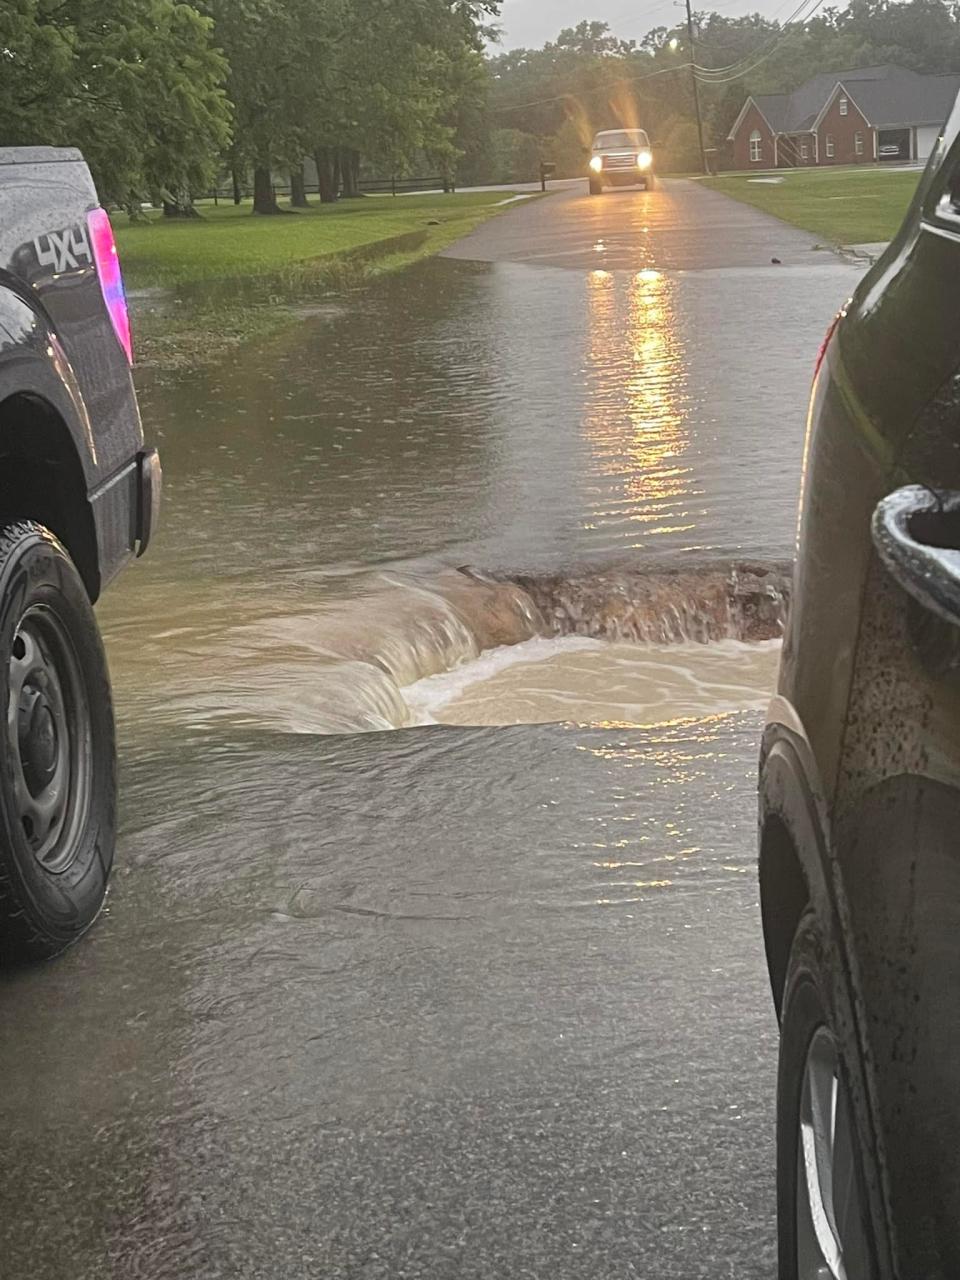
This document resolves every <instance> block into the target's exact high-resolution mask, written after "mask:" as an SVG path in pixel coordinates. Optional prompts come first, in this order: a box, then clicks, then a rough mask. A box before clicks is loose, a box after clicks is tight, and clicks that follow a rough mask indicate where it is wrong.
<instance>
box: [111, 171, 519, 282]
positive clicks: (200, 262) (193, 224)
mask: <svg viewBox="0 0 960 1280" xmlns="http://www.w3.org/2000/svg"><path fill="white" fill-rule="evenodd" d="M509 195H510V192H508V191H482V192H466V193H463V194H459V193H457V194H451V195H417V196H396V197H393V196H365V197H362V198H361V199H358V200H343V201H341V202H340V203H338V204H335V205H321V204H319V202H315V203H314V204H313V205H312V207H311V208H310V209H309V210H298V211H297V212H296V213H291V214H289V215H287V216H284V217H267V218H264V217H255V216H254V215H253V214H252V213H251V212H250V204H249V202H245V203H244V204H241V205H239V206H234V205H232V204H223V203H221V204H220V205H218V206H214V205H213V203H212V202H208V203H204V204H200V205H198V206H197V207H198V209H199V210H200V212H201V214H202V217H201V218H197V219H189V220H186V221H183V222H178V221H173V220H168V219H164V218H162V217H160V216H159V215H155V214H150V215H148V218H147V220H146V221H145V222H143V223H135V224H131V223H130V222H129V221H128V220H127V219H126V217H125V216H123V215H117V216H116V217H115V219H114V225H115V227H116V233H117V243H118V246H119V250H120V261H121V263H122V265H123V272H124V276H125V278H126V281H127V284H128V286H129V287H131V288H134V289H136V288H142V287H145V286H167V287H172V288H176V287H178V286H181V285H196V284H203V283H204V282H212V281H219V280H237V279H241V278H250V277H257V276H263V277H272V278H277V279H281V280H282V279H285V278H286V279H296V278H298V276H299V275H300V273H301V272H303V271H304V270H305V269H307V268H308V264H314V265H317V266H321V267H322V265H323V260H328V261H329V260H330V259H331V258H332V257H334V256H335V255H343V254H345V253H347V254H350V253H354V254H355V255H356V254H359V253H361V252H362V251H363V250H364V248H367V247H369V248H371V250H372V249H374V248H375V246H377V245H381V246H382V248H383V250H384V251H385V252H389V251H390V248H391V245H390V242H391V241H393V240H395V239H396V238H397V237H399V236H409V234H410V233H411V232H422V233H423V235H424V239H423V243H422V244H419V245H418V246H417V248H416V254H415V256H421V255H422V254H425V253H434V252H436V251H437V250H438V249H441V248H443V247H444V246H445V245H447V244H449V243H451V242H452V241H453V240H455V239H457V238H458V237H459V236H461V235H464V234H465V233H466V232H467V231H470V230H471V229H472V228H473V227H474V226H476V225H477V223H479V222H481V221H482V220H483V219H484V218H486V217H488V216H490V215H491V214H492V213H494V212H496V211H497V208H498V206H499V205H500V203H501V202H502V201H503V200H505V199H506V198H508V197H509ZM506 207H507V208H509V207H510V206H509V205H508V206H506ZM433 221H436V222H438V223H439V225H438V226H431V225H430V223H431V222H433ZM397 248H398V249H406V252H407V256H409V246H404V245H403V244H402V242H401V244H400V245H398V246H397Z"/></svg>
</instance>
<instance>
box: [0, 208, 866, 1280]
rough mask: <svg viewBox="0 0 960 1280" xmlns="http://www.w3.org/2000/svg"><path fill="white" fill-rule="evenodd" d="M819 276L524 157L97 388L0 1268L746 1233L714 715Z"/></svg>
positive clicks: (698, 221)
mask: <svg viewBox="0 0 960 1280" xmlns="http://www.w3.org/2000/svg"><path fill="white" fill-rule="evenodd" d="M731 208H732V209H734V210H735V212H733V213H731V212H729V210H730V209H731ZM724 219H728V220H729V223H727V222H725V221H724ZM643 227H648V228H650V229H649V230H648V231H643V230H642V228H643ZM774 242H775V243H776V246H777V249H774V250H772V251H771V248H770V246H771V244H772V243H774ZM498 246H499V248H498ZM536 246H539V248H532V247H536ZM598 246H599V247H598ZM777 250H779V251H777ZM772 253H773V254H775V256H778V257H779V258H780V259H781V260H782V262H783V264H784V265H783V266H780V267H774V266H772V265H771V264H770V262H769V259H770V257H771V256H772ZM498 255H499V256H498ZM525 255H526V256H525ZM547 256H549V260H546V259H547ZM856 279H857V276H856V273H855V272H854V271H853V270H852V269H851V268H849V267H848V266H846V265H844V264H841V263H839V262H836V261H833V260H828V261H827V262H826V264H824V261H823V255H822V254H819V253H815V252H814V251H813V250H812V249H811V248H810V245H809V243H808V241H807V238H806V237H804V236H803V235H802V233H795V232H791V231H789V230H788V229H786V228H781V227H780V226H779V224H776V223H772V222H771V221H770V220H769V219H765V218H763V217H762V215H759V214H756V213H754V212H752V211H749V210H745V209H743V208H742V207H741V206H730V205H729V203H728V202H726V201H724V200H723V199H722V198H721V197H718V196H714V195H712V194H711V193H707V192H703V191H700V190H699V189H698V188H696V187H695V186H693V185H692V184H679V183H677V184H665V185H664V187H663V189H662V190H661V191H658V192H656V193H652V194H651V195H650V196H646V195H643V194H639V193H632V192H618V193H613V194H611V195H610V196H608V197H605V198H603V199H602V200H600V201H591V200H589V199H588V198H587V197H586V196H585V195H582V194H581V193H580V192H578V191H572V192H564V193H561V194H559V195H557V196H555V197H552V198H551V199H550V200H548V201H541V202H538V203H536V204H535V205H531V206H528V207H523V208H518V209H516V210H514V211H511V212H510V213H508V214H505V215H503V216H502V217H501V218H499V219H497V220H496V221H494V222H492V223H491V224H489V225H488V226H486V227H484V228H483V229H481V231H480V232H478V233H476V235H475V236H473V237H470V238H468V239H467V240H466V241H464V242H462V244H461V245H460V246H457V247H456V248H455V249H454V251H453V253H452V256H450V257H448V258H445V259H442V260H439V261H435V262H429V263H424V264H422V265H421V266H419V267H417V268H415V269H413V270H412V271H410V272H408V273H406V274H404V275H402V276H398V277H395V278H393V279H391V280H387V281H384V282H382V283H381V284H380V285H378V286H377V288H376V290H372V291H370V292H369V293H365V294H363V295H361V296H359V297H357V298H352V299H350V300H349V301H348V302H344V301H331V302H330V303H329V304H324V305H323V306H322V307H319V308H317V310H318V312H319V314H315V315H313V316H312V317H310V318H309V319H304V320H303V322H302V324H301V325H300V327H299V328H298V329H297V331H295V332H294V333H292V334H291V335H289V336H287V337H284V338H283V340H282V341H278V342H274V343H272V344H270V345H267V346H265V347H263V348H261V349H256V350H248V351H245V352H243V353H242V354H240V355H238V356H236V357H234V358H232V359H231V360H230V361H228V362H227V363H226V364H224V365H222V366H219V367H218V368H217V369H215V370H213V371H210V370H206V371H202V372H197V373H193V374H186V375H178V377H177V378H176V379H170V380H166V379H163V378H154V379H153V380H151V381H150V382H149V383H148V384H146V385H145V386H144V388H143V409H144V416H145V419H146V420H147V422H148V423H149V424H150V426H151V428H152V429H154V430H155V431H156V433H157V434H158V436H159V443H160V446H161V450H162V454H163V459H164V465H165V472H166V479H167V492H166V510H165V513H164V528H163V534H162V538H161V539H160V540H159V542H158V544H157V546H156V547H155V549H153V550H152V551H151V554H150V556H149V557H147V559H146V560H145V561H144V562H143V564H141V565H139V566H137V568H136V569H135V570H132V571H131V572H130V573H129V574H128V575H127V576H126V577H125V579H124V580H123V581H122V582H121V583H120V584H118V585H117V587H116V588H114V590H113V591H112V592H111V593H110V594H109V595H108V597H107V598H106V599H105V600H104V602H103V603H102V605H101V606H100V607H99V614H100V619H101V623H102V625H103V628H104V632H105V635H106V637H107V643H108V649H109V655H110V660H111V665H112V669H113V673H114V680H115V686H116V699H117V705H118V719H119V726H120V733H121V744H122V756H123V783H124V793H123V794H124V822H123V838H122V843H121V849H120V853H119V858H118V869H117V873H116V876H115V881H114V888H113V891H112V893H111V897H110V900H109V906H108V912H107V914H106V916H105V918H104V919H103V920H102V921H101V922H100V923H99V924H98V926H97V928H96V929H95V930H94V931H93V932H92V933H91V935H90V936H89V937H88V938H87V939H86V940H84V942H83V943H82V944H81V945H80V946H79V947H77V948H75V949H74V950H73V951H72V952H71V953H69V954H68V955H67V956H65V957H63V958H61V959H60V960H58V961H57V962H55V963H54V964H51V965H48V966H45V967H44V968H41V969H36V970H33V971H28V972H22V973H18V974H13V975H7V976H4V977H3V978H2V979H0V1078H2V1080H3V1082H4V1087H3V1089H2V1090H0V1124H2V1129H3V1142H2V1146H0V1258H2V1259H3V1265H2V1267H0V1271H2V1274H3V1276H4V1278H5V1280H6V1277H7V1276H9V1277H11V1280H20V1278H21V1277H27V1276H29V1277H31V1280H32V1278H34V1277H41V1278H44V1277H50V1278H51V1280H53V1278H54V1277H56V1278H58V1280H59V1277H61V1276H67V1275H69V1276H70V1277H71V1280H87V1278H88V1277H89V1280H94V1277H96V1278H98V1280H99V1278H100V1277H103V1276H109V1277H118V1278H119V1277H123V1278H124V1280H128V1278H129V1277H150V1278H151V1280H154V1278H165V1277H171V1278H172V1277H181V1276H189V1277H194V1276H197V1277H220V1276H225V1277H234V1276H237V1277H246V1276H249V1277H257V1278H258V1280H263V1278H267V1280H274V1278H276V1280H281V1278H282V1280H299V1277H313V1276H323V1277H325V1278H326V1277H338V1276H342V1277H351V1280H352V1278H353V1277H391V1278H392V1277H399V1276H408V1277H413V1276H423V1277H427V1276H429V1277H447V1276H449V1277H454V1276H456V1277H464V1276H466V1277H477V1278H478V1280H479V1277H484V1278H485V1280H486V1278H489V1277H493V1276H511V1277H523V1276H529V1277H537V1278H538V1280H539V1278H541V1277H551V1280H553V1278H554V1277H556V1278H559V1280H562V1278H564V1277H577V1278H578V1280H580V1278H581V1277H582V1278H583V1280H586V1278H587V1277H590V1280H606V1278H607V1277H611V1278H613V1277H624V1276H643V1277H647V1276H649V1277H657V1278H660V1277H677V1278H678V1280H680V1278H682V1280H689V1278H690V1277H696V1276H704V1277H706V1276H711V1277H714V1276H727V1275H729V1276H736V1277H738V1278H739V1280H743V1278H744V1277H757V1278H758V1280H759V1278H760V1277H767V1276H770V1275H771V1274H772V1273H773V1269H774V1252H775V1251H774V1243H773V1229H772V1216H773V1206H772V1200H771V1194H772V1169H773V1134H772V1121H771V1116H772V1102H773V1090H774V1079H775V1041H776V1029H775V1023H774V1019H773V1015H772V1011H771V1009H770V1008H769V1001H768V997H767V993H766V979H765V973H764V968H763V961H762V954H761V943H760V935H759V921H758V918H757V912H756V888H755V882H754V840H755V836H754V804H753V790H754V785H755V782H754V779H755V756H756V741H757V733H758V726H759V720H760V714H759V712H758V710H757V708H758V707H759V706H761V705H762V703H763V701H764V699H765V695H766V691H767V689H768V688H769V686H770V684H771V682H772V680H773V675H774V669H775V662H776V644H775V640H773V639H772V637H773V636H775V635H776V633H777V628H778V618H779V615H780V612H781V611H782V607H783V600H784V593H785V590H786V580H787V576H786V573H785V570H784V563H783V562H784V561H785V560H787V559H789V556H790V554H791V547H792V538H793V527H794V518H795V506H796V492H797V486H798V479H799V463H800V453H801V445H802V430H803V417H804V406H805V397H806V392H807V387H808V382H809V377H810V373H811V367H812V360H813V357H814V354H815V352H816V349H817V346H818V344H819V341H820V339H821V337H822V334H823V332H824V330H825V328H826V325H827V323H828V321H829V318H830V316H831V314H832V312H833V311H834V310H835V309H836V307H837V306H838V305H839V304H840V303H841V302H842V301H843V300H844V298H845V297H846V296H847V295H848V294H849V293H850V291H851V290H852V288H853V286H854V284H855V282H856ZM464 570H467V571H466V572H465V571H464ZM702 640H711V641H713V642H714V643H712V644H711V645H709V646H705V645H702V644H699V643H696V642H698V641H702ZM557 719H562V720H565V721H568V722H569V723H567V724H556V723H538V722H540V721H554V720H557ZM431 721H447V722H448V723H446V724H431V723H430V722H431ZM519 722H523V723H519ZM505 723H510V724H515V725H516V727H511V728H504V727H499V726H502V725H503V724H505ZM404 725H406V726H417V725H419V726H421V727H407V728H404V729H403V731H402V732H395V733H386V732H363V731H364V730H371V729H387V728H396V727H400V726H404ZM578 725H579V726H580V727H577V726H578ZM470 726H484V727H470ZM589 726H593V727H589ZM638 726H640V727H638Z"/></svg>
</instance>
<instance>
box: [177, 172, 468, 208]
mask: <svg viewBox="0 0 960 1280" xmlns="http://www.w3.org/2000/svg"><path fill="white" fill-rule="evenodd" d="M238 190H239V195H240V196H241V198H242V199H244V200H250V199H252V198H253V187H251V186H246V185H243V186H241V187H240V188H239V189H238ZM303 190H304V194H305V195H308V196H319V194H320V186H319V184H318V183H316V182H305V183H304V184H303ZM455 190H456V187H455V186H454V184H453V183H452V182H451V180H450V179H449V178H444V177H432V178H399V177H393V178H362V179H361V181H360V194H361V195H392V196H401V195H414V194H416V193H417V192H428V191H444V192H449V191H455ZM273 193H274V195H275V196H276V197H277V198H278V199H281V200H285V199H289V197H290V184H289V183H274V186H273ZM340 194H341V195H342V194H343V192H342V191H341V192H340ZM233 198H234V191H233V186H232V185H227V186H219V187H216V188H215V189H213V190H211V191H208V192H207V193H206V194H205V195H204V196H202V197H201V199H203V200H212V201H213V203H214V204H220V202H221V201H223V203H224V204H229V203H231V202H232V201H233Z"/></svg>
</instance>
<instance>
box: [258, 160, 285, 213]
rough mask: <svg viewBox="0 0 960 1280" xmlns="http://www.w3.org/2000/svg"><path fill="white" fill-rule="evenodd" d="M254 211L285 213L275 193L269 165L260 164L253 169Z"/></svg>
mask: <svg viewBox="0 0 960 1280" xmlns="http://www.w3.org/2000/svg"><path fill="white" fill-rule="evenodd" d="M253 212H254V213H283V210H282V209H281V208H280V206H279V205H278V204H277V197H276V195H275V194H274V190H273V179H272V177H271V174H270V166H269V165H265V164H258V165H257V166H256V167H255V169H254V171H253Z"/></svg>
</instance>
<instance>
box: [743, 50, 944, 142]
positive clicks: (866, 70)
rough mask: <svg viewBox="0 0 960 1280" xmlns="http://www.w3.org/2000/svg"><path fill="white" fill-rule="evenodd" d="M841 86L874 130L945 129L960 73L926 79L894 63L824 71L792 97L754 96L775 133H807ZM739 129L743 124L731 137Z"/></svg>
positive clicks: (777, 95) (803, 85) (787, 94)
mask: <svg viewBox="0 0 960 1280" xmlns="http://www.w3.org/2000/svg"><path fill="white" fill-rule="evenodd" d="M840 84H842V85H843V86H844V88H845V89H846V90H847V92H848V93H849V95H850V97H851V98H852V99H853V101H854V102H855V103H856V105H857V106H858V107H859V108H860V110H861V111H862V112H863V114H864V115H865V116H866V118H867V120H868V121H869V123H870V124H871V125H873V127H874V128H876V129H891V128H901V127H907V126H909V125H920V124H936V125H941V124H943V122H944V121H945V120H946V118H947V116H948V115H949V114H950V108H951V107H952V106H953V103H954V99H955V98H956V97H957V94H958V92H960V74H958V75H936V76H925V75H920V74H919V72H916V71H909V70H908V69H907V68H906V67H897V66H894V65H893V64H892V63H888V64H887V65H885V66H882V67H857V68H855V69H854V70H852V71H824V72H821V74H820V75H816V76H812V77H811V78H810V79H809V80H807V81H806V82H805V83H804V84H802V85H800V87H799V88H798V89H794V91H793V93H766V94H756V95H754V97H753V101H754V102H755V103H756V105H757V107H758V109H759V110H760V112H761V114H762V115H763V117H764V119H765V120H766V121H767V123H768V124H769V126H770V128H771V129H772V130H773V131H774V133H803V132H805V131H807V130H809V129H812V128H813V127H814V124H815V122H816V120H817V117H818V116H819V115H820V113H821V111H822V110H823V108H824V107H825V106H826V105H827V103H828V102H829V100H830V98H831V96H832V95H833V93H834V91H835V90H836V88H837V85H840ZM741 118H742V117H741ZM739 127H740V120H738V121H737V123H736V124H735V125H734V127H733V129H732V130H731V131H730V137H731V138H733V136H734V134H735V133H736V132H737V129H738V128H739Z"/></svg>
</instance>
